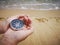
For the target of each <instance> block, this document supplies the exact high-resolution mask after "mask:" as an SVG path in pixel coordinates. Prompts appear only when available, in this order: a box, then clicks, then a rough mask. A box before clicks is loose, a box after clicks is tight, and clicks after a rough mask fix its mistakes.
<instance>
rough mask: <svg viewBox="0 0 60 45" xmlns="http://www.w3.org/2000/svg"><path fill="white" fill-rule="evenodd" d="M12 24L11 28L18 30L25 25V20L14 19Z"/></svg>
mask: <svg viewBox="0 0 60 45" xmlns="http://www.w3.org/2000/svg"><path fill="white" fill-rule="evenodd" d="M10 26H11V28H13V29H16V30H18V29H20V28H22V27H23V26H24V21H22V20H19V19H14V20H12V21H11V23H10Z"/></svg>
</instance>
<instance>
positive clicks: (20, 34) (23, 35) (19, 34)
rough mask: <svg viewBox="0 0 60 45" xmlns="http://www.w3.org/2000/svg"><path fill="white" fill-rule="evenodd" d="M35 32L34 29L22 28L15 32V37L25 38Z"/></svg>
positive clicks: (18, 38)
mask: <svg viewBox="0 0 60 45" xmlns="http://www.w3.org/2000/svg"><path fill="white" fill-rule="evenodd" d="M32 33H33V30H20V31H16V32H15V35H16V36H15V37H16V38H17V40H19V41H20V40H24V39H25V38H26V37H28V36H29V35H30V34H32Z"/></svg>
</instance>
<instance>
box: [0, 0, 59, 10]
mask: <svg viewBox="0 0 60 45" xmlns="http://www.w3.org/2000/svg"><path fill="white" fill-rule="evenodd" d="M59 4H60V0H0V9H4V8H5V9H7V8H13V9H35V10H53V9H60V5H59Z"/></svg>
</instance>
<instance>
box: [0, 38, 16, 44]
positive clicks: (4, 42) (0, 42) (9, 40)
mask: <svg viewBox="0 0 60 45" xmlns="http://www.w3.org/2000/svg"><path fill="white" fill-rule="evenodd" d="M0 44H1V45H17V43H16V42H15V41H13V40H12V39H9V38H8V37H2V38H1V40H0Z"/></svg>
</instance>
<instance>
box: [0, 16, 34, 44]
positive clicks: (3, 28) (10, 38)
mask: <svg viewBox="0 0 60 45" xmlns="http://www.w3.org/2000/svg"><path fill="white" fill-rule="evenodd" d="M18 17H19V16H12V17H10V18H8V19H7V20H6V21H5V22H3V21H0V34H3V36H2V38H1V40H0V44H1V45H17V44H18V43H19V42H21V41H23V40H24V39H26V38H27V37H28V36H29V35H30V34H32V32H33V30H32V27H31V23H29V26H28V27H26V26H27V25H24V27H23V28H22V29H21V30H19V31H15V30H13V29H11V28H10V27H9V23H10V22H11V21H12V20H13V19H17V18H18ZM24 17H25V18H26V20H28V19H29V20H30V18H27V16H24ZM21 20H22V19H21ZM30 21H31V20H30ZM4 23H5V24H4Z"/></svg>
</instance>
